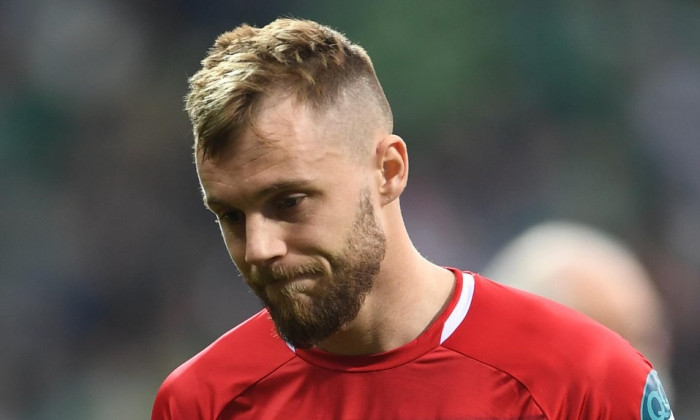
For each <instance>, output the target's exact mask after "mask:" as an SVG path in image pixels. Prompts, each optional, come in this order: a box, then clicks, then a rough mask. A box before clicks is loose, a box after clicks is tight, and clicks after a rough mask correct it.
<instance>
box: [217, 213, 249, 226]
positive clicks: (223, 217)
mask: <svg viewBox="0 0 700 420" xmlns="http://www.w3.org/2000/svg"><path fill="white" fill-rule="evenodd" d="M217 218H218V219H219V222H220V223H221V222H224V223H228V224H237V223H241V222H242V221H243V219H244V218H245V216H244V215H243V212H242V211H240V210H234V211H227V212H224V213H221V214H217Z"/></svg>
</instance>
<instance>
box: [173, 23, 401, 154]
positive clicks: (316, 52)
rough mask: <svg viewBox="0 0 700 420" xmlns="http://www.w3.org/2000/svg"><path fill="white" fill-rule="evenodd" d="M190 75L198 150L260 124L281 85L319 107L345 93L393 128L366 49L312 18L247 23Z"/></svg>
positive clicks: (189, 106)
mask: <svg viewBox="0 0 700 420" xmlns="http://www.w3.org/2000/svg"><path fill="white" fill-rule="evenodd" d="M189 82H190V90H189V94H188V95H187V100H186V107H185V109H186V111H187V113H188V114H189V117H190V120H191V122H192V127H193V131H194V138H195V151H196V152H200V151H201V152H202V153H203V155H204V156H205V157H206V156H211V157H213V156H215V155H216V154H217V152H218V151H219V150H220V149H221V148H222V147H223V146H224V145H225V144H226V143H227V142H228V141H229V139H231V138H232V137H235V136H237V135H239V134H240V133H241V132H242V131H243V130H245V129H246V128H249V127H253V125H254V118H255V115H256V112H257V111H258V109H257V108H258V106H259V104H260V102H261V100H262V98H263V97H265V95H267V94H271V93H272V92H276V91H279V90H281V91H283V92H286V93H289V94H291V95H293V96H294V97H296V99H298V100H300V101H302V102H303V103H304V104H306V105H309V106H310V107H311V108H312V109H313V110H314V111H317V112H325V110H326V109H328V108H329V107H331V106H332V105H335V104H337V103H339V101H342V100H343V98H348V97H351V98H352V100H354V101H357V100H360V101H364V102H366V103H364V104H362V106H363V107H364V108H370V109H373V110H375V114H378V116H379V117H380V118H382V120H383V124H384V126H385V127H386V128H387V129H388V130H391V124H392V116H391V109H390V108H389V104H388V102H387V100H386V97H385V95H384V92H383V90H382V88H381V85H380V84H379V81H378V79H377V76H376V73H375V71H374V67H373V65H372V62H371V60H370V58H369V55H368V54H367V52H366V51H365V50H364V49H363V48H362V47H360V46H359V45H356V44H353V43H351V42H350V41H349V40H348V39H347V38H346V37H345V36H344V35H343V34H341V33H339V32H337V31H335V30H333V29H331V28H329V27H327V26H324V25H321V24H318V23H316V22H313V21H309V20H298V19H287V18H284V19H277V20H275V21H273V22H271V23H270V24H268V25H267V26H264V27H263V28H256V27H252V26H249V25H246V24H244V25H241V26H239V27H238V28H236V29H234V30H233V31H230V32H226V33H224V34H222V35H220V36H219V37H218V39H217V40H216V42H215V43H214V46H213V47H212V48H211V49H210V50H209V53H208V55H207V57H206V58H205V59H204V60H202V69H201V70H199V71H198V72H197V73H196V74H195V75H194V76H192V77H191V78H190V81H189ZM348 93H349V94H348Z"/></svg>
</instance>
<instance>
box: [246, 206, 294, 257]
mask: <svg viewBox="0 0 700 420" xmlns="http://www.w3.org/2000/svg"><path fill="white" fill-rule="evenodd" d="M286 252H287V245H286V243H285V241H284V237H283V232H282V226H280V225H279V223H276V222H275V221H274V220H270V219H267V218H265V217H264V216H262V215H254V216H251V217H248V218H247V219H246V243H245V262H246V263H247V264H250V265H265V264H266V263H269V262H271V261H273V260H275V259H277V258H279V257H282V256H284V254H285V253H286Z"/></svg>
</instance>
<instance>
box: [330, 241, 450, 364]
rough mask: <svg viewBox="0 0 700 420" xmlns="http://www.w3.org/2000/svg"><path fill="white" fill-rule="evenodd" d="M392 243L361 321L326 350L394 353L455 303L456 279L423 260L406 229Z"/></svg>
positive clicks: (334, 338) (336, 337)
mask: <svg viewBox="0 0 700 420" xmlns="http://www.w3.org/2000/svg"><path fill="white" fill-rule="evenodd" d="M388 239H389V240H388V241H387V243H388V244H390V245H388V246H387V252H386V256H385V258H384V261H382V266H381V269H380V272H379V274H378V275H377V277H376V278H375V284H374V287H373V288H372V290H371V291H370V293H369V294H368V295H367V297H366V299H365V301H364V303H363V305H362V308H361V309H360V312H359V313H358V315H357V317H356V318H355V319H354V320H353V321H352V322H350V323H349V324H347V325H346V326H345V327H343V328H342V329H341V330H340V331H338V332H337V333H335V334H334V335H332V336H331V337H329V338H328V339H326V340H324V341H323V342H322V343H321V344H320V345H319V346H318V347H319V348H320V349H322V350H325V351H328V352H330V353H337V354H345V355H366V354H374V353H382V352H386V351H389V350H393V349H395V348H397V347H400V346H402V345H404V344H407V343H409V342H411V341H413V340H414V339H416V338H417V337H418V336H419V335H420V334H421V333H422V332H423V331H425V330H426V329H427V328H428V327H429V326H430V325H431V324H432V322H433V321H434V320H435V319H436V318H437V317H438V316H439V315H440V314H441V313H442V311H443V309H444V308H445V306H446V305H447V302H449V299H450V295H451V294H452V290H453V288H454V275H453V274H452V273H451V272H450V271H449V270H446V269H444V268H442V267H439V266H437V265H435V264H433V263H431V262H429V261H428V260H426V259H425V258H424V257H423V256H421V255H420V254H419V253H418V251H417V250H416V249H415V248H414V247H413V245H412V244H411V242H410V240H409V239H408V235H407V234H406V233H405V230H403V229H401V230H400V231H399V233H398V236H397V235H396V234H394V237H393V238H388Z"/></svg>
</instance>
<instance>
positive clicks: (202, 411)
mask: <svg viewBox="0 0 700 420" xmlns="http://www.w3.org/2000/svg"><path fill="white" fill-rule="evenodd" d="M202 64H203V68H202V69H201V70H200V71H199V72H198V73H196V74H195V75H194V76H193V77H192V78H191V79H190V92H189V95H188V98H187V110H188V113H189V116H190V119H191V121H192V124H193V127H194V136H195V161H196V166H197V173H198V176H199V180H200V183H201V187H202V191H203V195H204V200H205V203H206V205H207V207H208V208H209V209H210V210H211V211H212V212H213V213H215V215H216V217H217V220H218V222H219V225H220V228H221V232H222V235H223V239H224V242H225V244H226V246H227V249H228V251H229V254H230V256H231V259H232V260H233V262H234V263H235V264H236V266H237V268H238V270H239V271H240V273H241V274H242V276H243V277H244V279H245V281H246V283H247V284H248V285H249V286H250V288H251V289H252V290H253V292H254V293H255V294H256V295H257V296H258V297H259V298H260V300H261V301H262V303H263V305H264V307H265V309H263V310H262V311H260V312H259V313H258V314H256V315H254V316H252V317H251V318H250V319H248V320H247V321H245V322H243V323H242V324H240V325H238V326H237V327H236V328H234V329H232V330H231V331H229V332H228V333H226V334H224V335H223V336H222V337H220V338H219V339H218V340H216V341H215V342H214V343H212V344H211V345H210V346H209V347H207V348H206V349H204V350H203V351H202V352H200V353H199V354H197V355H196V356H194V357H193V358H192V359H190V360H189V361H187V362H186V363H184V364H183V365H181V366H180V367H179V368H177V369H176V370H175V371H174V372H173V373H172V374H170V375H169V376H168V378H167V379H166V380H165V382H164V383H163V385H162V386H161V388H160V390H159V391H158V394H157V396H156V400H155V403H154V407H153V413H152V418H153V419H229V418H236V419H243V418H255V419H264V418H303V419H307V418H338V419H343V418H363V419H385V418H401V419H413V418H421V419H426V418H533V419H534V418H542V419H577V418H578V419H590V418H605V419H621V418H625V419H633V418H640V419H646V418H656V419H669V418H673V414H672V413H671V410H670V405H669V404H668V400H667V398H666V397H665V394H664V392H663V386H662V385H661V383H660V380H659V378H658V376H657V374H656V371H655V370H654V369H653V368H652V366H651V364H650V363H649V362H648V361H647V360H646V359H645V358H644V357H643V356H641V355H640V354H639V353H638V352H637V351H635V350H634V349H633V348H632V347H631V346H630V345H629V343H627V342H626V341H625V340H623V339H622V338H620V337H619V336H618V335H617V334H614V333H613V332H612V331H610V330H608V329H607V328H604V327H603V326H601V325H600V324H598V323H596V322H593V321H592V320H590V319H589V318H587V317H584V316H582V315H581V314H580V313H578V312H576V311H573V310H571V309H570V308H567V307H565V306H563V305H559V304H556V303H554V302H551V301H549V300H545V299H542V298H540V297H537V296H535V295H532V294H529V293H524V292H521V291H518V290H516V289H513V288H510V287H506V286H503V285H500V284H497V283H494V282H492V281H490V280H488V279H486V278H484V277H481V276H479V275H477V274H473V273H471V272H468V271H462V270H458V269H452V268H445V267H441V266H438V265H435V264H433V263H431V262H430V261H428V260H427V259H425V258H424V257H423V256H422V255H420V254H419V253H418V251H417V250H416V249H415V248H414V247H413V244H412V242H411V239H410V238H409V235H408V233H407V231H406V228H405V225H404V221H403V218H402V216H401V208H400V202H399V197H400V196H401V194H402V193H403V191H404V188H405V187H406V182H407V177H408V155H407V150H406V145H405V143H404V141H403V140H402V139H401V138H400V137H398V136H396V135H395V134H393V119H392V114H391V110H390V107H389V104H388V102H387V100H386V97H385V96H384V93H383V90H382V88H381V86H380V84H379V81H378V80H377V77H376V74H375V72H374V68H373V66H372V63H371V61H370V58H369V56H368V55H367V53H366V52H365V51H364V49H362V48H361V47H359V46H358V45H356V44H353V43H351V42H350V41H349V40H348V39H347V38H345V36H344V35H342V34H340V33H339V32H337V31H335V30H333V29H331V28H329V27H326V26H323V25H320V24H318V23H315V22H312V21H305V20H295V19H279V20H276V21H274V22H272V23H270V24H269V25H267V26H265V27H263V28H255V27H251V26H248V25H243V26H240V27H238V28H236V29H235V30H234V31H231V32H227V33H225V34H222V35H221V36H220V37H219V38H218V39H217V41H216V42H215V44H214V46H213V48H212V49H211V50H210V51H209V54H208V56H207V57H206V58H205V59H204V61H203V62H202Z"/></svg>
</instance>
